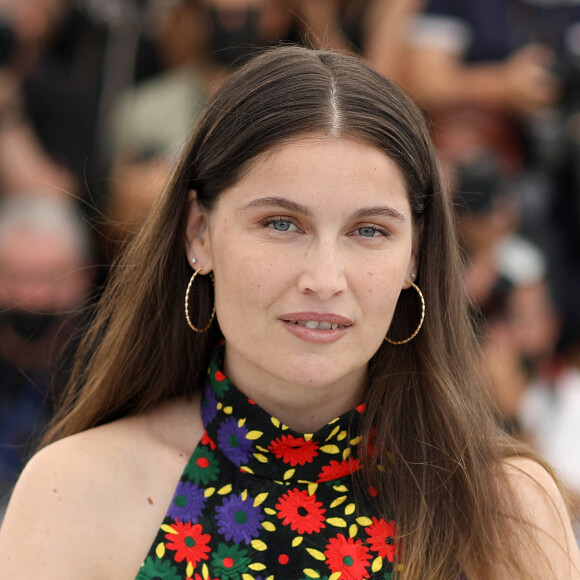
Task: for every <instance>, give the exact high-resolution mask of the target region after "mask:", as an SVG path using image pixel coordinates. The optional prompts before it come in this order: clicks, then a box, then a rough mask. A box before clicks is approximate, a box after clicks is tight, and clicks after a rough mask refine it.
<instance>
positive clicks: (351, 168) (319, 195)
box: [222, 134, 410, 212]
mask: <svg viewBox="0 0 580 580" xmlns="http://www.w3.org/2000/svg"><path fill="white" fill-rule="evenodd" d="M228 192H233V193H234V195H235V196H236V197H237V198H239V199H240V200H243V199H245V198H251V197H253V196H258V195H263V194H264V193H266V192H267V193H270V194H276V195H290V196H292V197H293V198H300V200H301V201H302V202H308V204H310V205H313V206H328V205H337V204H343V205H344V204H345V203H346V204H349V203H350V204H352V203H354V204H356V203H358V202H360V203H364V202H365V201H368V202H373V203H375V202H379V201H382V202H384V201H390V202H392V203H393V204H394V205H396V206H398V208H397V209H399V210H403V209H404V210H405V211H406V212H410V208H409V202H408V194H407V187H406V180H405V177H404V175H403V173H402V171H401V170H400V168H399V166H398V165H397V164H396V163H395V162H394V161H393V160H392V159H391V158H390V157H389V156H388V155H386V154H385V153H384V152H383V151H381V150H380V149H379V148H377V147H374V146H372V145H369V144H368V143H365V142H363V141H359V140H356V139H350V138H344V137H341V138H336V137H330V136H326V135H318V134H315V135H305V136H301V137H298V138H294V139H292V140H288V141H285V142H284V143H282V144H279V145H277V146H275V147H273V148H271V149H269V150H267V151H266V152H265V153H262V154H260V155H259V156H258V157H256V158H255V159H254V160H252V161H251V162H250V163H249V165H248V166H247V167H246V168H245V171H244V172H243V174H242V176H241V178H240V179H239V180H238V182H237V183H236V184H234V186H233V187H231V188H229V189H228V190H226V191H225V192H224V195H222V197H224V196H225V197H226V198H227V197H229V196H228Z"/></svg>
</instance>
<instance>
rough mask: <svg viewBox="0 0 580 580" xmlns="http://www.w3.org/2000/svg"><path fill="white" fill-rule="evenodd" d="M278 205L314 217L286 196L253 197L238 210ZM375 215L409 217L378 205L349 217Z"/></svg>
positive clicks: (405, 219)
mask: <svg viewBox="0 0 580 580" xmlns="http://www.w3.org/2000/svg"><path fill="white" fill-rule="evenodd" d="M272 206H273V207H278V208H281V209H285V210H286V211H291V212H295V213H299V214H301V215H304V216H306V217H310V218H313V217H315V216H314V212H313V211H312V209H310V208H309V207H308V206H305V205H302V204H301V203H297V202H295V201H292V200H290V199H286V198H285V197H260V198H258V199H253V200H252V201H250V202H249V203H247V204H245V205H243V206H240V207H238V208H237V209H238V211H245V210H247V209H253V208H260V207H272ZM374 216H385V217H388V218H391V219H395V220H397V221H399V222H401V223H405V222H406V221H407V218H406V217H405V216H404V215H403V214H402V213H401V212H399V211H397V210H396V209H394V208H392V207H389V206H384V205H378V206H373V207H363V208H360V209H357V210H356V211H355V212H354V213H353V214H352V215H351V216H350V217H349V219H364V218H370V217H374Z"/></svg>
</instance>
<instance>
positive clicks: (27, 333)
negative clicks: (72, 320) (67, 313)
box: [0, 310, 61, 342]
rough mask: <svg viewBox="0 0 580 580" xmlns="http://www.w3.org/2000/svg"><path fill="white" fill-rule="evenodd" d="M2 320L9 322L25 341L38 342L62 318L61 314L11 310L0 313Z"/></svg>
mask: <svg viewBox="0 0 580 580" xmlns="http://www.w3.org/2000/svg"><path fill="white" fill-rule="evenodd" d="M0 320H2V321H3V322H5V323H7V324H9V325H10V326H11V327H12V330H14V332H15V333H16V334H17V335H18V336H19V337H20V338H21V339H22V340H24V341H25V342H36V341H38V340H40V339H41V338H43V337H44V336H45V335H46V334H47V332H48V331H49V330H50V329H51V328H53V327H54V325H55V324H56V323H57V322H58V321H59V320H61V316H60V315H58V314H52V313H43V314H39V313H33V312H23V311H18V310H11V311H8V312H3V313H2V314H0Z"/></svg>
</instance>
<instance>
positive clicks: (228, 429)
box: [218, 417, 253, 466]
mask: <svg viewBox="0 0 580 580" xmlns="http://www.w3.org/2000/svg"><path fill="white" fill-rule="evenodd" d="M247 434H248V429H247V428H246V427H244V426H242V427H239V426H238V422H237V420H236V419H235V418H234V417H228V418H227V419H226V420H225V421H224V422H223V423H222V424H221V426H220V428H219V430H218V447H219V448H220V449H221V451H222V453H223V454H224V455H225V456H226V457H227V458H228V459H229V460H230V461H231V462H232V463H234V464H235V465H237V466H240V465H243V464H245V463H246V462H247V461H248V459H249V457H250V455H251V454H252V452H253V448H252V442H251V441H250V440H249V439H246V435H247Z"/></svg>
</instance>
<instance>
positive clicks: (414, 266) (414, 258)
mask: <svg viewBox="0 0 580 580" xmlns="http://www.w3.org/2000/svg"><path fill="white" fill-rule="evenodd" d="M422 233H423V228H416V229H415V231H414V232H413V246H412V248H411V258H410V259H409V266H408V268H407V272H406V275H405V284H404V285H403V288H404V289H407V288H410V287H411V282H414V281H415V278H416V277H417V270H418V269H419V249H420V247H421V238H422Z"/></svg>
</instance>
